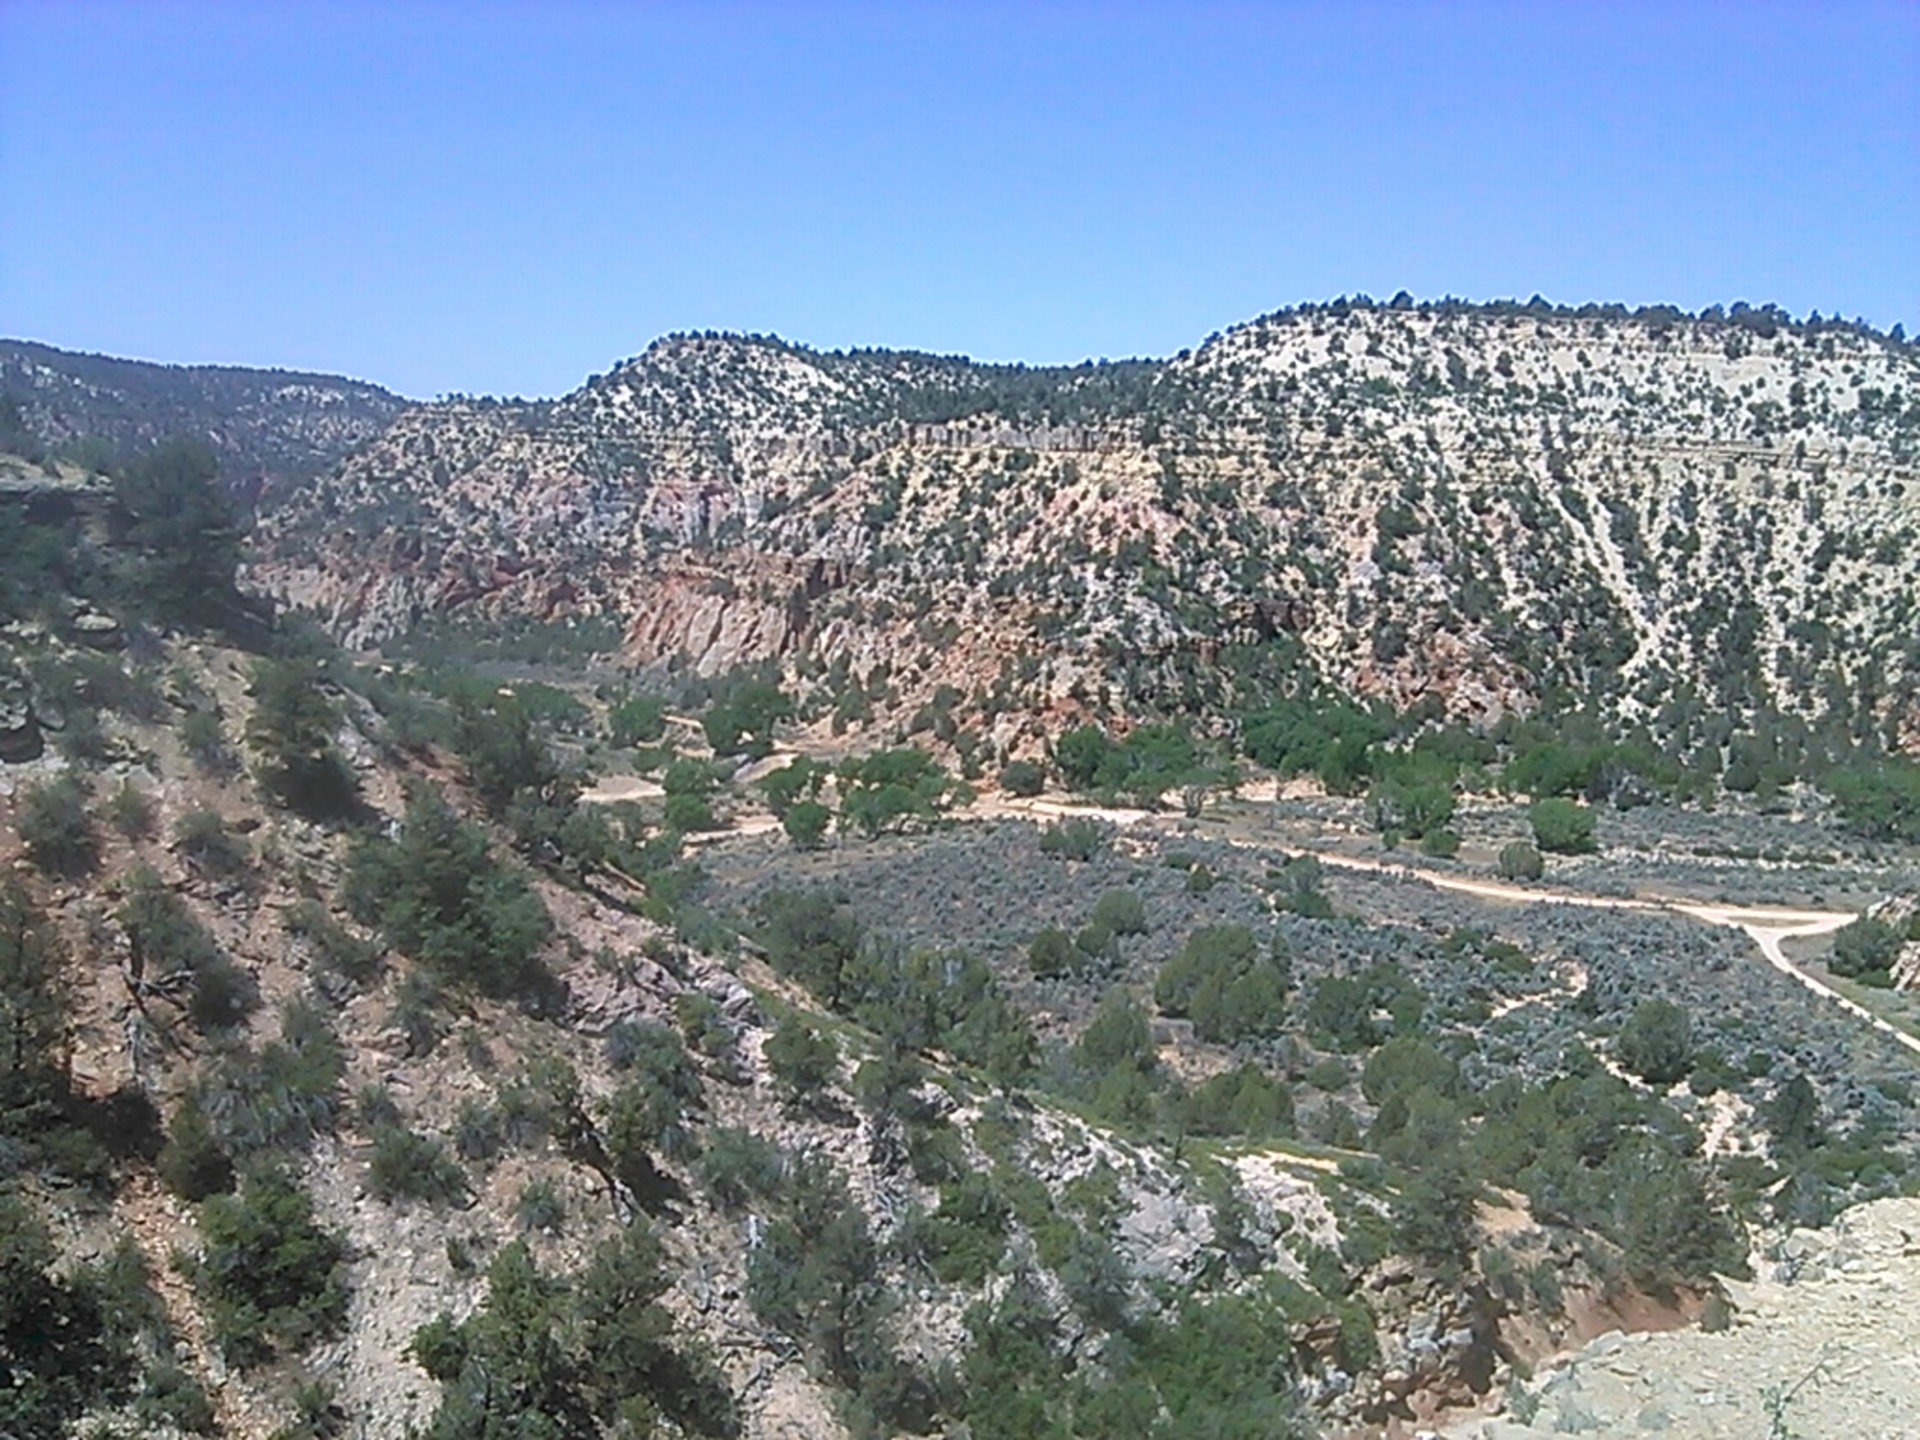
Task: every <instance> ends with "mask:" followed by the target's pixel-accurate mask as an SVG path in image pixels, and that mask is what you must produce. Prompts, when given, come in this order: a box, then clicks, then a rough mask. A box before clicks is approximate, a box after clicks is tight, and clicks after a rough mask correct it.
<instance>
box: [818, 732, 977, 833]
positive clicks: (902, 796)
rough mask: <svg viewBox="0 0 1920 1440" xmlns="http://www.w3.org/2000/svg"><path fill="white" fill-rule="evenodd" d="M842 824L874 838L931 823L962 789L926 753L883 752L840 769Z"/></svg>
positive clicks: (904, 750) (950, 805)
mask: <svg viewBox="0 0 1920 1440" xmlns="http://www.w3.org/2000/svg"><path fill="white" fill-rule="evenodd" d="M838 778H839V783H840V825H841V827H842V828H843V829H850V830H857V831H858V832H859V833H860V834H862V835H864V836H867V837H868V838H872V837H873V836H875V835H879V834H881V833H882V832H883V831H897V830H901V829H904V828H906V826H907V825H909V824H911V823H916V822H917V823H919V824H922V825H925V824H928V823H931V822H933V821H935V820H937V819H939V817H940V816H942V815H943V814H945V813H946V812H947V810H949V809H950V808H952V806H953V805H955V804H956V803H958V802H959V801H960V800H961V798H962V794H963V792H962V788H961V786H960V784H959V783H958V782H956V781H955V780H954V779H953V778H952V777H951V776H949V775H948V774H947V773H946V772H945V771H944V770H942V769H941V768H940V767H939V766H938V765H937V764H935V763H934V761H933V758H932V757H931V756H929V755H928V754H927V753H926V752H925V751H922V750H915V749H912V748H910V747H908V748H901V749H897V750H880V751H876V752H875V753H873V754H871V755H868V756H865V757H863V758H861V759H858V760H848V761H845V762H843V763H842V764H841V766H840V768H839V771H838Z"/></svg>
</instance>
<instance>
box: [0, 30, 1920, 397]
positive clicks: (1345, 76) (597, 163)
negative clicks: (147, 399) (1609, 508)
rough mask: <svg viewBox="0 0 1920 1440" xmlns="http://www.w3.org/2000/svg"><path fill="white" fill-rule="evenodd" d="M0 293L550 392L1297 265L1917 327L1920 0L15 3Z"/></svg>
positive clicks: (92, 321) (902, 341)
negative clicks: (719, 349)
mask: <svg viewBox="0 0 1920 1440" xmlns="http://www.w3.org/2000/svg"><path fill="white" fill-rule="evenodd" d="M0 207H3V208H0V334H5V335H10V336H15V337H24V338H30V339H38V340H45V341H47V342H49V343H52V344H56V345H62V346H67V347H70V348H76V349H85V350H95V351H102V352H106V353H110V354H121V355H132V356H138V357H142V358H147V359H158V360H168V361H177V362H224V363H235V364H253V365H284V366H291V367H298V368H306V369H316V370H325V371H335V372H340V373H345V374H349V375H355V376H359V377H362V378H365V379H369V380H375V381H378V382H380V383H382V384H385V385H388V386H391V387H393V388H395V389H397V390H400V391H402V392H404V393H407V394H411V395H417V396H430V395H436V394H440V393H444V392H448V391H467V392H484V393H494V394H525V395H554V394H559V393H562V392H564V391H566V390H569V389H571V388H573V387H574V386H575V385H576V384H578V383H579V382H580V381H581V380H582V379H583V378H585V376H586V375H587V374H588V373H590V372H593V371H599V370H605V369H607V368H608V367H609V366H610V365H611V364H613V363H614V362H615V361H616V360H618V359H620V358H623V357H625V356H628V355H631V354H633V353H635V352H637V351H639V350H640V349H642V348H644V347H645V345H646V344H647V343H648V342H649V341H650V340H651V339H653V338H654V337H655V336H657V335H659V334H661V333H663V332H665V331H669V330H681V329H728V330H750V331H762V332H765V331H773V332H778V333H779V334H781V335H784V336H787V337H788V338H790V339H795V340H801V341H805V342H807V343H810V344H814V345H817V346H821V347H823V348H835V347H840V346H850V345H892V346H901V347H911V348H916V349H925V350H936V351H943V352H951V351H958V352H965V353H968V354H972V355H975V356H978V357H981V358H986V359H1002V360H1027V361H1031V362H1036V363H1051V362H1071V361H1077V360H1081V359H1084V358H1088V357H1099V356H1110V357H1120V356H1124V355H1164V354H1170V353H1172V352H1174V351H1176V350H1178V349H1180V348H1181V347H1183V346H1188V345H1194V344H1198V343H1199V342H1200V341H1201V340H1203V339H1204V338H1205V337H1206V336H1207V335H1208V334H1209V333H1210V332H1211V331H1214V330H1216V329H1219V328H1223V327H1225V326H1227V325H1231V324H1233V323H1235V322H1237V321H1240V320H1244V319H1249V318H1251V317H1253V316H1254V315H1257V314H1259V313H1261V312H1263V311H1267V310H1272V309H1276V308H1278V307H1280V306H1283V305H1288V304H1292V303H1295V302H1298V301H1302V300H1323V299H1330V298H1332V297H1333V296H1335V295H1339V294H1351V293H1356V292H1362V291H1364V292H1367V293H1369V294H1372V295H1374V296H1376V297H1378V298H1385V297H1387V296H1390V295H1392V294H1393V293H1394V292H1395V291H1397V290H1401V289H1406V290H1410V291H1412V292H1413V293H1414V294H1415V295H1416V296H1420V297H1422V298H1428V297H1433V298H1437V297H1439V296H1441V295H1445V294H1454V295H1459V296H1463V297H1468V298H1473V299H1488V298H1496V297H1503V296H1515V297H1519V298H1523V299H1524V298H1526V297H1527V296H1529V295H1531V294H1533V293H1535V292H1539V293H1541V294H1544V295H1546V296H1547V297H1548V298H1549V299H1552V300H1556V301H1564V302H1568V303H1579V302H1582V301H1586V300H1621V301H1625V302H1627V303H1629V304H1641V303H1652V302H1671V303H1674V304H1678V305H1682V306H1685V307H1687V308H1689V309H1694V308H1698V307H1700V306H1702V305H1706V304H1711V303H1715V302H1731V301H1734V300H1740V299H1744V300H1748V301H1750V302H1753V303H1756V304H1758V303H1763V302H1769V301H1770V302H1775V303H1778V304H1781V305H1783V306H1785V307H1786V308H1787V309H1789V310H1791V311H1793V312H1794V313H1796V314H1805V313H1806V312H1807V311H1809V310H1814V309H1817V310H1819V311H1821V312H1822V313H1823V314H1833V313H1836V312H1838V313H1840V314H1843V315H1845V316H1848V317H1852V316H1855V315H1858V316H1862V317H1864V318H1865V319H1867V320H1868V321H1870V322H1872V323H1874V324H1876V325H1879V326H1882V327H1885V326H1889V325H1891V324H1893V323H1894V322H1895V321H1901V322H1904V323H1905V325H1906V326H1907V328H1908V329H1909V330H1914V329H1916V328H1920V327H1917V326H1916V322H1917V321H1920V3H1915V0H1894V3H1884V4H1866V3H1860V4H1838V3H1820V0H1799V3H1793V4H1777V5H1776V4H1767V3H1759V0H1753V3H1745V0H1743V3H1724V4H1688V3H1682V0H1672V3H1663V4H1635V3H1617V0H1605V3H1602V0H1591V3H1563V4H1550V3H1546V0H1535V3H1525V4H1522V3H1509V4H1495V3H1441V0H1434V3H1427V4H1414V3H1401V4H1360V3H1353V4H1349V3H1323V4H1306V3H1301V4H1286V3H1271V4H1241V5H1218V4H1215V5H1209V4H1205V3H1193V4H1178V3H1165V4H1151V3H1133V4H1125V3H1119V0H1111V3H1104V4H1092V3H1079V4H1075V3H1049V0H1030V3H1026V4H1018V5H1012V4H1002V3H997V0H951V3H945V4H930V3H921V4H916V3H912V0H889V3H871V4H859V3H852V0H846V3H805V0H786V3H781V4H726V3H700V4H696V3H691V0H688V3H680V4H666V3H661V4H641V3H629V4H589V3H582V0H543V3H531V0H529V3H525V4H520V5H504V4H491V5H489V4H484V3H449V4H444V5H436V4H426V3H407V0H364V3H334V4H327V3H306V4H301V3H297V0H280V3H266V0H261V3H256V4H241V3H225V4H221V3H211V0H203V3H198V4H193V3H165V0H153V3H146V4H133V3H123V4H93V3H88V0H59V3H48V0H0Z"/></svg>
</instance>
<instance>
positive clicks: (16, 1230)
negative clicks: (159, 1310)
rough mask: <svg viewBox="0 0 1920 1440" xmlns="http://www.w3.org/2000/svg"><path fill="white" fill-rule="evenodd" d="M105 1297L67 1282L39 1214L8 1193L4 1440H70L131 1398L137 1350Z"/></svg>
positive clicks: (0, 1430) (0, 1423)
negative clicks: (75, 1429) (102, 1410)
mask: <svg viewBox="0 0 1920 1440" xmlns="http://www.w3.org/2000/svg"><path fill="white" fill-rule="evenodd" d="M102 1291H103V1287H102V1286H101V1285H100V1283H99V1281H98V1279H97V1278H96V1277H94V1276H91V1275H87V1274H84V1273H83V1274H80V1275H65V1274H63V1273H62V1272H61V1271H60V1270H59V1269H58V1268H57V1267H56V1265H55V1255H54V1249H53V1242H52V1237H51V1236H50V1235H49V1234H48V1232H47V1227H46V1225H45V1223H44V1222H43V1221H42V1220H41V1218H40V1216H39V1214H38V1213H37V1212H36V1211H35V1210H34V1209H33V1207H32V1206H31V1205H30V1204H29V1203H28V1201H27V1200H26V1199H24V1198H23V1197H21V1196H18V1195H14V1194H10V1193H7V1192H5V1191H0V1380H3V1381H4V1382H5V1383H0V1434H5V1435H9V1436H17V1437H18V1440H65V1437H67V1436H68V1435H69V1434H71V1433H72V1430H71V1428H70V1427H71V1426H72V1425H73V1423H74V1422H75V1421H77V1420H78V1419H79V1418H80V1417H81V1416H82V1415H83V1414H84V1413H85V1412H86V1411H88V1410H89V1409H91V1408H92V1407H94V1406H96V1405H99V1404H101V1403H102V1402H105V1403H107V1404H112V1403H115V1402H118V1401H121V1400H124V1399H126V1398H128V1397H129V1396H130V1395H131V1393H132V1391H133V1384H134V1379H135V1376H136V1375H137V1373H138V1370H137V1366H136V1363H135V1359H134V1355H133V1353H132V1347H131V1345H130V1343H129V1340H128V1337H126V1336H124V1335H121V1334H116V1333H115V1327H114V1326H113V1324H112V1321H111V1317H110V1315H109V1313H108V1309H107V1301H108V1298H109V1297H108V1296H107V1295H106V1294H103V1293H102Z"/></svg>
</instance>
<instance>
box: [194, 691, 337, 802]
mask: <svg viewBox="0 0 1920 1440" xmlns="http://www.w3.org/2000/svg"><path fill="white" fill-rule="evenodd" d="M328 684H329V681H328V679H327V677H326V674H325V672H324V670H323V669H322V667H321V665H320V664H319V663H318V662H315V661H303V660H288V661H271V660H269V661H263V662H261V663H260V664H259V665H257V666H255V667H254V672H253V685H252V691H253V714H252V716H251V717H250V718H249V719H248V721H247V744H248V746H249V747H250V748H251V749H252V750H253V751H254V753H255V754H256V755H258V756H259V758H260V784H261V787H262V788H263V789H264V790H265V791H266V792H267V793H268V794H269V795H271V796H272V797H273V798H274V799H275V800H276V801H278V802H279V803H280V804H282V805H285V806H286V807H287V808H289V809H291V810H294V811H297V812H298V813H300V814H302V815H305V816H308V817H309V818H311V819H315V820H334V819H344V818H347V817H350V816H351V815H353V813H354V812H355V810H356V808H357V807H358V805H359V802H360V788H359V784H358V782H357V781H355V779H354V776H353V771H352V770H351V769H350V768H349V767H348V765H347V761H346V757H345V756H344V755H342V754H341V752H340V748H339V746H338V745H337V744H336V743H335V736H336V735H338V734H339V731H340V726H341V716H340V707H339V704H338V702H337V701H335V700H334V699H333V698H332V697H331V696H330V695H329V694H328V693H327V686H328ZM191 743H192V742H191V741H189V744H190V745H191Z"/></svg>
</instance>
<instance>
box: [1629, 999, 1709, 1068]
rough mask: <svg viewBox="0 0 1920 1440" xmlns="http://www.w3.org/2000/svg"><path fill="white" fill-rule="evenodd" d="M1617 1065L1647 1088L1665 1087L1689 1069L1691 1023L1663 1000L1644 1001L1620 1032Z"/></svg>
mask: <svg viewBox="0 0 1920 1440" xmlns="http://www.w3.org/2000/svg"><path fill="white" fill-rule="evenodd" d="M1619 1050H1620V1063H1621V1064H1622V1065H1624V1066H1626V1068H1627V1069H1628V1070H1630V1071H1632V1072H1633V1073H1634V1074H1635V1075H1638V1076H1639V1077H1640V1078H1641V1079H1642V1080H1644V1081H1646V1082H1647V1083H1648V1084H1649V1085H1657V1086H1667V1085H1672V1084H1675V1083H1677V1082H1678V1081H1681V1080H1684V1079H1686V1078H1687V1072H1688V1071H1690V1070H1692V1069H1693V1024H1692V1021H1690V1020H1689V1019H1688V1017H1687V1012H1686V1011H1684V1010H1682V1009H1681V1008H1680V1007H1679V1006H1678V1005H1675V1004H1673V1003H1672V1002H1671V1001H1667V1000H1646V1001H1642V1002H1641V1004H1640V1005H1639V1006H1638V1007H1637V1008H1635V1010H1634V1012H1633V1014H1632V1015H1631V1016H1630V1017H1628V1020H1627V1023H1626V1024H1625V1025H1624V1026H1623V1027H1622V1028H1621V1031H1620V1041H1619Z"/></svg>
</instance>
